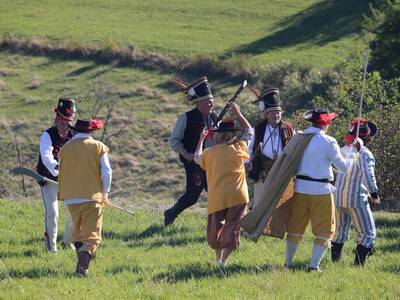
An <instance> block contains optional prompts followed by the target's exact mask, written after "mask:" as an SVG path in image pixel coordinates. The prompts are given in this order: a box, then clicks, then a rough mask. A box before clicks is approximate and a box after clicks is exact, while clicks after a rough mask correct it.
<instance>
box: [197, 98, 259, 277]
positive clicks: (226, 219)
mask: <svg viewBox="0 0 400 300" xmlns="http://www.w3.org/2000/svg"><path fill="white" fill-rule="evenodd" d="M230 110H231V112H232V113H234V114H235V115H236V120H237V121H238V122H239V124H240V125H241V127H242V129H243V130H244V133H243V135H242V137H241V138H240V139H239V138H237V137H236V132H237V131H238V130H240V129H238V128H236V127H235V122H234V120H227V119H225V120H223V121H221V122H220V123H219V125H218V127H217V128H216V129H211V132H212V135H213V139H214V142H215V144H216V145H215V146H213V147H211V148H208V149H205V150H204V151H203V150H202V149H203V142H204V140H205V139H206V137H207V135H208V134H209V130H207V129H204V130H203V131H202V133H201V136H200V140H199V142H198V145H197V148H196V152H195V157H194V160H195V162H196V163H198V164H199V165H200V167H201V168H202V169H203V170H204V171H205V172H206V176H207V184H208V225H207V240H208V244H209V245H210V247H211V248H213V249H214V250H215V254H216V259H217V266H218V267H219V268H220V269H221V270H224V267H225V266H226V261H227V258H228V256H229V255H230V254H231V252H232V251H233V250H234V249H236V248H238V247H239V243H240V225H239V221H240V219H241V218H242V217H243V215H244V214H245V213H246V211H247V203H248V202H249V195H248V190H247V183H246V172H245V168H244V161H246V160H248V159H249V154H248V150H247V147H248V143H249V142H250V140H251V137H252V130H251V125H250V124H249V122H248V121H247V120H246V119H245V117H244V116H243V115H242V114H241V112H240V110H239V106H238V105H237V104H235V103H231V104H230Z"/></svg>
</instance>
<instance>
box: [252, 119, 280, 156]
mask: <svg viewBox="0 0 400 300" xmlns="http://www.w3.org/2000/svg"><path fill="white" fill-rule="evenodd" d="M252 130H253V137H252V139H251V142H250V145H249V154H250V157H252V155H253V145H254V139H255V134H254V128H252ZM282 152H283V145H282V138H281V135H280V128H279V126H277V127H275V128H273V127H272V126H271V125H269V124H267V126H266V128H265V133H264V138H263V142H262V153H263V154H264V155H266V156H268V157H269V158H271V159H274V158H275V159H276V158H277V157H278V155H279V154H281V153H282ZM274 154H275V155H274Z"/></svg>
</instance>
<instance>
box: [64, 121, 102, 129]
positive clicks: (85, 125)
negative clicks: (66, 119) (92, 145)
mask: <svg viewBox="0 0 400 300" xmlns="http://www.w3.org/2000/svg"><path fill="white" fill-rule="evenodd" d="M69 127H70V128H71V129H73V130H75V131H78V132H90V131H94V130H98V129H101V128H103V121H102V120H100V119H78V120H76V122H75V125H69Z"/></svg>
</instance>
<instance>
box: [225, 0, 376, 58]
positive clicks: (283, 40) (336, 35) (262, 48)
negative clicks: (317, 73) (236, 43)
mask: <svg viewBox="0 0 400 300" xmlns="http://www.w3.org/2000/svg"><path fill="white" fill-rule="evenodd" d="M374 2H375V1H366V0H328V1H321V2H319V3H316V4H314V5H312V6H310V7H309V8H308V9H306V10H304V11H302V12H300V13H298V14H295V15H293V16H289V17H286V18H285V19H283V20H281V21H280V22H279V23H277V24H275V28H282V27H283V29H280V30H278V31H276V32H274V33H272V34H267V35H266V36H265V37H263V38H261V39H259V40H256V41H254V42H252V43H249V44H245V45H242V46H240V47H238V48H237V49H233V50H232V51H230V52H233V53H241V54H261V53H264V52H266V51H268V50H271V49H274V48H284V47H290V46H294V45H297V44H302V43H312V44H316V45H319V46H323V45H325V44H327V43H329V42H333V41H336V40H339V39H341V38H343V37H346V36H349V35H351V34H354V33H359V32H361V24H362V21H363V15H364V14H366V13H368V11H369V3H372V4H373V3H374ZM226 54H230V53H226Z"/></svg>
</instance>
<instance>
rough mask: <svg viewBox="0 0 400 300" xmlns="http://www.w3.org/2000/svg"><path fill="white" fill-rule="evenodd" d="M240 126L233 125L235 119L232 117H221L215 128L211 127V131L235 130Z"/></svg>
mask: <svg viewBox="0 0 400 300" xmlns="http://www.w3.org/2000/svg"><path fill="white" fill-rule="evenodd" d="M237 130H240V128H237V127H236V126H235V121H234V120H233V119H223V120H221V121H220V122H219V123H218V125H217V127H216V128H213V129H211V131H213V132H227V131H237Z"/></svg>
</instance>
